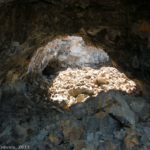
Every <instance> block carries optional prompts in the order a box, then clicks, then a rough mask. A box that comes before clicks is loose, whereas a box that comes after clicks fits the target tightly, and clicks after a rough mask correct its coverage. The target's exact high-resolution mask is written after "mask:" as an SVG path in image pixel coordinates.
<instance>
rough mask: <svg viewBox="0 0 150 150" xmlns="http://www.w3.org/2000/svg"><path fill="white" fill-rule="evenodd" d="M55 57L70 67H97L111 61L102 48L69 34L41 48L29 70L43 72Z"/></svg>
mask: <svg viewBox="0 0 150 150" xmlns="http://www.w3.org/2000/svg"><path fill="white" fill-rule="evenodd" d="M54 59H56V60H58V61H59V62H60V64H61V65H65V66H70V67H82V66H86V67H97V66H102V65H104V64H109V63H110V59H109V56H108V55H107V53H106V52H104V51H103V50H102V49H101V48H96V47H93V46H87V45H86V44H85V42H84V40H83V39H82V37H79V36H67V37H62V38H57V39H55V40H53V41H51V42H49V43H48V44H47V45H46V46H44V47H41V48H39V49H38V50H37V51H36V53H35V54H34V56H33V57H32V59H31V62H30V64H29V68H28V72H30V73H32V72H35V73H41V72H42V71H43V70H44V69H45V67H46V66H47V65H48V64H49V63H50V61H52V60H54Z"/></svg>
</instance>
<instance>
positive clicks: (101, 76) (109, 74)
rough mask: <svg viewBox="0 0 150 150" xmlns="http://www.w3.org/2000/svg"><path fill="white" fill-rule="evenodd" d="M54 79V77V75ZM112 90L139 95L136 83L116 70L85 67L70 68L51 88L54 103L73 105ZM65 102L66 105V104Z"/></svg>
mask: <svg viewBox="0 0 150 150" xmlns="http://www.w3.org/2000/svg"><path fill="white" fill-rule="evenodd" d="M52 77H53V75H52ZM110 90H118V91H123V92H126V93H128V94H135V95H138V94H139V92H140V89H138V87H137V85H136V83H135V82H134V81H132V80H130V79H128V78H127V76H126V75H125V74H123V73H121V72H119V70H117V69H116V68H113V67H102V68H100V69H92V68H90V67H84V68H80V69H71V68H68V69H67V70H65V71H62V72H60V73H59V74H58V76H57V77H55V78H54V80H53V83H52V85H51V87H50V88H49V93H50V97H51V99H52V100H53V101H56V102H58V103H61V102H62V103H63V104H65V103H66V105H69V106H70V105H72V104H75V103H80V102H84V101H85V100H86V99H87V98H88V97H89V96H97V94H98V93H99V92H102V91H105V92H108V91H110ZM64 102H65V103H64Z"/></svg>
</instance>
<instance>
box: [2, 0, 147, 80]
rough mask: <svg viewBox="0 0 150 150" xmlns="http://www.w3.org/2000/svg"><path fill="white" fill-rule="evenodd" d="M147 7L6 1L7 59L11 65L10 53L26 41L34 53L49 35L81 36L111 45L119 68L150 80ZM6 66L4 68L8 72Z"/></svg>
mask: <svg viewBox="0 0 150 150" xmlns="http://www.w3.org/2000/svg"><path fill="white" fill-rule="evenodd" d="M148 4H149V2H148V1H147V0H143V1H140V0H138V1H135V0H134V1H132V2H131V1H129V0H105V1H96V0H83V1H79V0H71V1H70V0H58V1H55V0H25V1H20V0H16V1H12V2H8V3H7V2H6V1H1V6H0V39H1V40H0V53H1V55H3V59H2V61H5V62H6V64H8V62H9V59H10V57H11V58H12V56H10V55H9V54H8V53H7V51H8V49H10V47H12V45H14V43H16V42H17V45H22V44H24V43H27V47H31V49H35V47H38V46H40V45H41V44H44V43H45V42H46V41H47V40H49V37H54V36H59V35H66V34H69V35H72V34H80V35H82V36H83V37H85V38H89V39H90V40H91V41H92V42H93V43H96V44H98V45H99V44H100V45H101V44H102V45H105V46H107V47H109V48H106V50H107V52H108V53H109V54H110V56H111V57H112V59H114V60H115V61H116V62H117V64H118V65H120V66H121V67H123V68H125V69H126V70H128V71H132V72H133V73H134V74H135V75H136V76H138V77H140V78H142V79H144V80H145V81H147V82H148V79H149V72H150V60H149V56H150V38H149V36H150V14H149V10H150V5H148ZM85 35H86V36H85ZM50 39H51V38H50ZM22 49H24V47H23V48H22ZM6 53H7V54H6ZM7 60H8V61H7ZM11 61H12V60H11ZM2 65H3V66H2ZM2 65H1V68H6V67H4V64H2ZM17 65H20V64H17Z"/></svg>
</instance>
